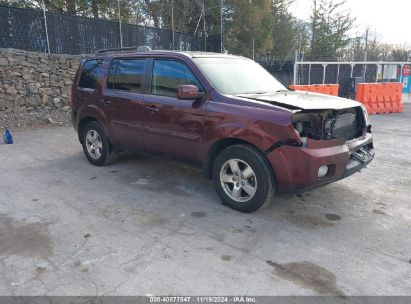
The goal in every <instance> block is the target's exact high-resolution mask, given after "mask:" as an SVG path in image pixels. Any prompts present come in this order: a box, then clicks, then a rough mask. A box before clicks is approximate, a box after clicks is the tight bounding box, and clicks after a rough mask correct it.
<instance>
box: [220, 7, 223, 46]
mask: <svg viewBox="0 0 411 304" xmlns="http://www.w3.org/2000/svg"><path fill="white" fill-rule="evenodd" d="M220 2H221V8H220V19H221V20H220V21H221V22H220V31H221V33H220V34H221V41H220V49H221V53H224V24H223V2H224V0H220Z"/></svg>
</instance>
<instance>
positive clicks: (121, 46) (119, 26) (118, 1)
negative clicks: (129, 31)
mask: <svg viewBox="0 0 411 304" xmlns="http://www.w3.org/2000/svg"><path fill="white" fill-rule="evenodd" d="M117 8H118V29H119V32H120V48H123V34H122V31H121V8H120V0H117Z"/></svg>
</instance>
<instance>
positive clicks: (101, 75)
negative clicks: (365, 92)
mask: <svg viewBox="0 0 411 304" xmlns="http://www.w3.org/2000/svg"><path fill="white" fill-rule="evenodd" d="M72 121H73V125H74V127H75V129H76V130H77V132H78V136H79V140H80V142H81V144H82V145H83V149H84V153H85V155H86V157H87V159H88V160H89V161H90V162H91V163H92V164H94V165H97V166H101V165H106V164H108V163H111V162H113V161H114V160H115V159H116V158H117V155H118V153H119V152H121V151H135V152H140V153H144V154H149V155H156V156H160V157H164V158H168V159H172V160H176V161H179V162H185V163H189V164H192V165H194V166H198V167H201V168H202V169H203V172H204V175H205V176H207V177H209V178H212V179H213V181H214V186H215V189H216V191H217V193H218V194H219V196H220V197H221V199H222V201H223V202H224V204H226V205H228V206H230V207H232V208H234V209H236V210H239V211H243V212H252V211H254V210H257V209H258V208H260V207H262V206H263V205H264V204H265V203H268V202H270V201H271V200H272V197H273V195H274V194H275V192H276V191H292V192H296V191H297V192H298V191H301V190H304V189H307V188H314V187H318V186H321V185H325V184H328V183H330V182H333V181H336V180H339V179H342V178H344V177H347V176H349V175H351V174H352V173H354V172H357V171H359V170H360V169H362V168H363V167H365V166H366V165H367V164H368V163H369V162H370V161H371V160H372V159H373V157H374V148H373V143H372V135H371V126H370V123H369V120H368V115H367V112H366V110H365V109H364V107H362V106H361V105H360V104H359V103H357V102H355V101H352V100H348V99H343V98H338V97H332V96H327V95H321V94H313V93H306V92H298V91H295V92H294V91H289V90H287V89H286V88H285V87H284V86H283V85H282V84H281V83H280V82H278V81H277V80H276V79H275V78H274V77H273V76H271V75H270V74H269V73H268V72H267V71H266V70H264V69H263V68H262V67H261V66H260V65H258V64H257V63H255V62H254V61H252V60H249V59H246V58H243V57H238V56H232V55H223V54H215V53H200V52H174V51H144V52H117V53H103V54H99V55H96V56H95V57H93V58H89V59H87V60H84V61H83V62H82V63H81V66H80V68H79V70H78V72H77V75H76V77H75V79H74V84H73V90H72Z"/></svg>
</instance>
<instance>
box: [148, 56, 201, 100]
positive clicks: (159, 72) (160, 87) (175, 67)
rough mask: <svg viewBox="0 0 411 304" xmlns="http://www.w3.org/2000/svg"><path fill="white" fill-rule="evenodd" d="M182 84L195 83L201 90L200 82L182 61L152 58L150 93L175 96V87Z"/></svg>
mask: <svg viewBox="0 0 411 304" xmlns="http://www.w3.org/2000/svg"><path fill="white" fill-rule="evenodd" d="M183 84H192V85H195V86H196V87H197V88H198V90H199V91H200V92H203V91H204V89H203V88H202V86H201V84H200V82H199V81H198V80H197V78H196V77H195V76H194V75H193V73H192V72H191V70H190V69H189V68H188V66H187V65H185V64H184V63H181V62H178V61H173V60H154V66H153V77H152V80H151V93H152V94H154V95H163V96H172V97H175V96H176V93H177V87H178V86H179V85H183Z"/></svg>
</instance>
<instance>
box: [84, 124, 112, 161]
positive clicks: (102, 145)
mask: <svg viewBox="0 0 411 304" xmlns="http://www.w3.org/2000/svg"><path fill="white" fill-rule="evenodd" d="M81 143H82V145H83V151H84V154H85V155H86V157H87V159H88V161H89V162H90V163H92V164H93V165H95V166H104V165H108V164H111V163H113V162H115V161H116V160H117V157H118V153H117V152H115V151H113V149H112V147H111V146H110V143H109V141H108V138H107V135H106V132H105V131H104V128H103V127H102V126H101V124H100V123H98V122H97V121H92V122H89V123H87V124H86V125H85V126H84V128H83V130H82V131H81Z"/></svg>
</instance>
